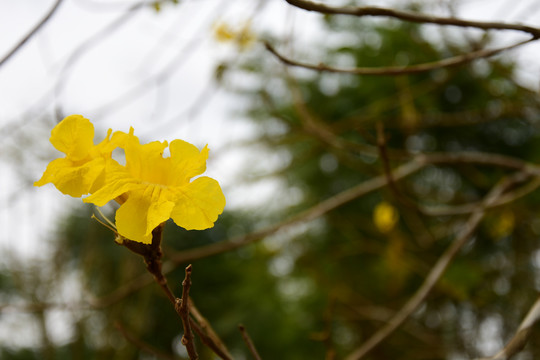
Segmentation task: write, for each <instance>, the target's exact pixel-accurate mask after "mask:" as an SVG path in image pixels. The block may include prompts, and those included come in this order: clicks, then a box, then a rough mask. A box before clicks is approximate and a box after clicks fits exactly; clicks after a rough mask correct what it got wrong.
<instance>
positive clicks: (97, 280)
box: [0, 0, 540, 360]
mask: <svg viewBox="0 0 540 360" xmlns="http://www.w3.org/2000/svg"><path fill="white" fill-rule="evenodd" d="M56 3H57V2H56V1H48V2H43V1H37V0H33V1H32V0H27V1H17V2H12V1H6V0H5V1H2V0H0V19H1V20H2V21H0V33H1V34H2V35H1V36H0V54H7V53H8V52H9V51H10V50H11V49H12V48H13V47H14V46H15V45H16V44H17V43H18V42H19V41H20V39H21V38H22V37H23V36H24V35H25V34H26V33H28V31H29V30H30V29H31V28H32V27H33V26H35V24H36V23H38V22H39V20H40V19H42V18H43V16H44V15H45V14H46V13H47V12H48V11H49V10H50V9H51V8H52V7H53V5H55V4H56ZM326 3H328V4H331V5H343V4H346V2H338V1H335V2H330V1H328V2H326ZM350 4H354V5H377V6H388V7H394V8H397V9H404V10H414V11H421V12H424V13H429V14H436V15H441V16H455V17H460V18H465V19H474V20H484V21H503V22H506V23H527V24H530V25H531V26H535V25H536V24H538V22H539V19H540V6H538V5H537V4H536V2H534V1H523V2H519V3H516V2H511V1H506V0H500V1H485V0H475V1H467V2H465V1H464V2H459V1H416V2H412V1H411V2H409V1H407V2H403V1H397V2H392V1H386V2H377V3H376V4H375V3H369V2H360V1H355V2H350ZM525 38H527V35H526V34H522V33H519V32H506V31H480V30H475V29H468V28H455V27H440V26H435V25H424V24H411V23H407V22H402V21H398V20H395V19H388V18H377V17H373V18H361V19H359V18H355V17H347V16H338V15H336V16H323V15H320V14H317V13H310V12H306V11H302V10H299V9H296V8H294V7H292V6H290V5H288V4H287V3H286V2H285V1H281V0H266V1H264V0H261V1H246V0H235V1H232V0H229V1H217V0H203V1H188V0H184V1H182V0H179V1H162V2H157V3H154V2H134V1H114V2H112V1H93V0H92V1H91V0H65V1H60V2H59V6H58V9H57V10H56V11H55V13H54V14H53V15H52V17H51V18H50V19H49V20H48V21H47V22H46V23H45V24H44V25H43V27H42V28H41V29H40V30H39V31H38V32H37V33H36V34H35V35H34V36H32V37H31V38H30V39H29V40H28V42H27V43H26V44H24V46H22V47H21V48H20V49H19V50H18V51H17V52H16V53H15V54H14V55H13V56H11V57H10V58H9V59H7V60H6V61H5V62H3V63H2V65H1V66H0V138H1V140H0V174H1V175H0V205H1V207H0V225H1V226H0V246H1V251H2V255H3V256H2V257H1V259H0V358H2V359H4V358H5V359H21V360H22V359H71V358H73V359H154V358H168V359H176V358H187V355H186V353H185V350H184V349H183V347H182V346H181V344H180V337H181V333H182V324H181V322H180V319H179V318H177V316H176V314H175V312H174V309H173V308H172V307H171V306H170V304H169V303H168V300H167V298H166V297H165V296H164V295H163V294H162V293H161V292H160V289H159V287H158V286H156V284H154V283H152V282H151V276H150V275H149V274H146V273H145V270H144V265H143V263H142V261H141V260H140V259H139V258H138V257H137V256H136V255H135V254H133V253H130V252H129V251H127V249H126V248H123V247H121V246H118V245H116V244H115V243H114V241H113V239H114V234H113V233H112V232H111V231H109V230H108V229H106V228H105V227H103V226H102V225H100V224H99V223H97V222H96V221H94V220H92V219H91V216H92V214H94V213H95V212H96V210H95V209H94V208H93V207H92V206H90V205H88V204H85V205H83V204H82V202H81V201H80V199H73V198H69V197H66V196H63V195H61V194H60V193H59V192H58V191H57V190H56V189H55V188H54V187H53V186H52V185H50V186H46V187H42V188H34V187H33V186H32V183H33V182H34V181H35V180H36V179H38V178H39V176H40V175H41V173H42V171H43V170H44V169H45V167H46V164H47V163H48V162H49V161H51V160H52V159H54V158H56V157H57V156H59V153H58V152H56V151H55V150H54V149H53V148H52V146H51V145H50V143H49V142H48V138H49V136H50V135H49V134H50V129H51V128H52V127H53V126H54V125H55V124H56V123H57V122H58V121H60V120H61V119H62V118H63V117H65V116H67V115H69V114H74V113H77V114H82V115H84V116H85V117H87V118H89V119H91V120H92V122H93V123H94V124H95V125H96V129H97V131H96V133H97V134H99V135H97V137H101V136H102V135H104V134H105V133H106V130H107V129H108V128H113V129H115V130H124V131H127V130H128V129H129V127H130V126H133V127H134V128H135V131H136V134H137V135H138V136H139V137H140V138H141V140H143V141H151V140H173V139H175V138H181V139H184V140H186V141H189V142H191V143H194V144H196V145H197V146H198V147H201V148H202V146H204V145H205V144H208V145H209V147H210V149H211V152H210V158H209V162H208V167H207V169H208V170H207V173H206V174H207V175H209V176H211V177H213V178H215V179H217V180H218V181H220V183H221V184H222V186H223V189H224V193H225V195H226V198H227V207H226V211H225V213H224V214H223V215H222V216H221V217H220V219H219V220H218V222H217V223H216V225H215V227H214V228H212V229H210V230H207V231H201V232H192V231H185V230H183V229H180V228H177V227H176V226H175V225H174V224H172V223H171V224H169V223H168V224H167V226H166V228H165V239H164V253H165V257H164V261H165V264H166V269H167V276H168V279H169V283H170V284H171V287H172V288H173V290H174V292H175V293H176V294H177V295H178V296H179V295H180V292H181V288H180V283H181V281H182V279H183V276H184V267H185V266H186V265H187V263H188V261H189V262H190V263H192V264H193V268H194V272H193V287H192V289H191V296H192V297H193V300H194V301H195V303H196V304H197V307H198V309H199V310H200V311H201V312H202V313H203V314H204V316H205V317H206V318H207V319H208V320H209V321H210V323H211V324H212V326H213V327H214V329H215V330H216V331H217V333H218V334H220V336H221V337H222V339H223V340H224V342H225V343H226V344H227V346H228V347H229V349H230V350H231V353H232V354H233V356H234V358H235V359H236V358H238V359H248V358H250V354H249V351H248V349H247V348H246V346H245V344H244V343H243V341H242V338H241V336H240V332H239V331H238V324H240V323H242V324H244V325H245V326H246V329H247V330H248V332H249V334H250V336H251V337H252V338H253V341H254V343H255V345H256V347H257V349H258V350H259V352H260V354H261V356H262V358H264V359H319V358H325V359H335V358H343V357H345V356H346V355H347V354H349V353H350V352H351V351H353V350H354V349H356V348H357V347H358V346H360V345H361V344H362V343H363V342H364V341H366V339H368V338H369V337H370V336H371V335H372V334H373V333H374V332H375V331H377V329H380V328H381V327H382V326H383V325H384V324H386V323H387V322H388V321H389V319H391V318H392V316H393V315H395V313H396V312H397V311H398V310H399V309H400V308H401V306H402V305H403V304H404V303H405V302H406V301H407V300H408V299H410V297H411V296H412V295H413V294H414V293H415V291H416V290H417V289H418V287H419V286H420V285H421V284H422V282H423V281H424V279H425V277H426V275H427V274H428V272H429V271H430V270H431V269H432V267H433V264H434V263H435V262H436V261H437V259H438V258H439V257H440V256H441V254H442V253H443V252H444V251H445V249H446V248H447V247H448V246H449V244H451V243H452V241H453V240H454V239H455V238H456V234H457V233H458V232H459V231H461V229H463V227H464V226H465V223H466V221H467V219H468V216H469V215H470V213H471V211H472V210H474V209H477V208H478V205H477V204H478V203H479V202H481V201H482V200H483V198H484V197H485V196H486V194H487V193H489V191H490V190H491V189H492V188H493V187H494V186H496V184H497V183H498V182H499V181H501V179H503V178H504V177H505V176H509V175H511V174H512V173H513V172H516V171H518V169H515V168H513V167H509V166H500V165H497V164H494V163H489V162H488V163H485V164H479V163H478V162H474V161H455V162H451V161H447V162H443V161H441V162H434V163H433V164H430V165H428V166H424V167H423V168H422V169H421V170H419V171H418V172H416V173H414V174H413V175H410V176H408V177H406V178H404V179H402V180H401V181H399V182H398V183H397V184H396V186H382V187H380V188H377V189H375V190H374V191H370V192H367V193H366V194H365V195H364V196H361V197H358V198H355V199H352V200H351V201H348V202H346V203H344V204H342V205H341V206H338V207H336V208H332V210H331V211H322V212H321V215H320V216H306V217H305V218H302V215H298V214H314V213H316V212H317V211H318V209H320V208H321V207H322V206H325V205H324V204H328V203H329V202H331V201H333V199H336V198H338V197H339V196H340V194H343V193H344V192H346V191H348V189H352V188H354V187H355V186H357V185H358V184H362V183H364V182H369V181H371V179H375V178H384V173H385V172H384V171H385V170H384V168H385V166H386V165H389V166H391V167H392V168H395V167H397V166H399V165H402V164H406V163H408V162H410V161H413V159H415V158H417V157H418V156H419V155H420V154H434V153H436V154H443V155H445V156H450V155H452V154H454V155H456V154H465V153H467V154H469V153H471V152H474V153H481V154H486V153H489V154H497V155H501V156H505V159H510V160H509V161H514V160H515V161H518V162H522V161H523V162H525V163H527V164H531V165H534V164H536V163H538V160H539V156H540V151H539V150H540V149H539V145H540V142H539V140H540V139H539V136H540V133H539V122H540V101H539V97H538V87H539V79H540V78H539V75H540V62H539V61H538V56H537V55H538V53H539V50H538V44H537V43H535V42H533V43H531V44H529V45H525V46H522V47H519V48H516V49H513V50H511V51H508V52H504V53H502V54H500V55H497V56H494V57H490V58H486V59H479V60H476V61H474V62H471V63H468V64H465V65H462V66H458V67H452V68H444V69H436V70H433V71H429V72H424V73H420V74H415V75H399V76H359V75H350V74H334V73H319V72H316V71H311V70H306V69H298V68H291V67H286V66H284V65H283V64H281V63H280V62H279V61H278V60H277V59H276V58H275V57H274V56H273V55H272V54H271V53H269V52H268V51H267V50H266V49H265V46H264V44H263V42H264V41H267V42H269V43H271V44H272V45H273V46H275V47H276V48H277V49H279V51H280V52H283V53H284V54H287V56H290V57H291V58H294V59H298V60H302V61H305V62H310V63H313V64H317V63H319V62H324V63H327V64H332V65H334V66H339V67H381V66H394V65H401V66H406V65H412V64H419V63H424V62H431V61H436V60H439V59H443V58H449V57H452V56H458V55H460V54H464V53H468V52H472V51H475V50H477V49H482V48H494V47H501V46H505V45H509V44H511V43H513V42H516V41H520V40H521V39H525ZM0 56H3V55H0ZM378 126H379V131H381V130H382V132H383V133H384V139H385V144H384V146H382V147H381V144H380V140H381V137H380V133H378V132H377V127H378ZM382 152H386V153H387V154H386V155H384V154H382ZM465 158H466V159H467V157H466V156H465ZM537 177H538V175H534V176H532V177H531V178H530V179H528V180H527V181H526V182H523V183H518V184H516V185H515V186H514V187H513V188H511V189H509V191H510V194H511V195H515V196H514V198H511V199H510V200H511V201H508V202H507V203H505V204H502V205H501V206H497V207H495V208H493V209H490V210H489V211H487V213H486V215H485V217H484V219H483V221H482V222H481V223H480V225H479V226H478V227H477V229H476V231H475V232H474V235H473V236H472V237H471V239H470V240H469V241H468V242H467V244H466V245H465V246H464V247H463V249H462V250H461V251H460V253H459V254H458V256H457V257H456V259H455V260H454V261H453V262H452V263H451V265H450V266H449V268H448V269H447V271H446V272H445V274H444V275H443V277H442V279H441V280H440V281H439V282H438V283H437V285H436V286H435V288H434V289H433V291H431V292H430V295H429V296H428V298H427V300H426V301H425V302H423V303H422V305H421V306H420V307H419V308H418V309H417V311H416V312H414V314H413V315H412V316H411V318H410V319H409V320H407V321H406V322H405V324H404V325H403V326H401V327H400V328H399V329H398V331H396V333H395V334H393V335H392V336H390V337H389V338H388V339H387V340H386V341H385V342H384V343H383V344H382V345H381V346H379V347H377V348H376V349H375V350H373V351H372V352H371V353H370V354H369V355H368V357H367V358H369V359H455V360H457V359H469V358H475V357H479V356H488V355H492V354H494V353H495V352H497V351H498V350H499V349H500V348H502V347H503V346H504V344H505V343H506V342H507V341H508V340H509V338H510V337H511V336H512V335H513V334H514V333H515V331H516V328H517V327H518V325H519V323H520V321H521V320H522V319H523V316H524V315H525V314H526V312H527V311H528V310H529V308H530V307H531V306H532V304H533V303H534V301H535V299H536V298H537V297H538V291H539V290H540V246H539V243H538V239H539V234H540V220H539V217H538V215H539V211H540V208H539V207H538V197H539V193H538V191H536V189H537V187H538V186H539V184H538V180H537ZM463 204H466V205H467V204H468V205H469V207H468V208H467V207H466V206H465V207H463V206H461V205H463ZM422 209H432V210H433V209H434V210H437V211H439V214H431V215H430V214H428V213H429V211H427V210H426V211H421V210H422ZM463 209H464V210H463ZM471 209H472V210H471ZM102 210H103V211H104V213H106V214H107V215H108V216H109V217H111V218H113V217H114V207H113V206H106V207H104V208H103V209H102ZM458 210H459V211H458ZM306 211H307V212H308V213H306ZM310 211H313V212H312V213H309V212H310ZM291 219H293V220H291ZM294 219H296V220H294ZM276 224H277V225H276ZM261 229H273V230H272V231H267V232H266V233H263V234H262V235H261V233H257V231H259V230H261ZM253 232H256V233H255V234H259V235H257V236H254V238H253V240H254V241H245V240H246V237H244V236H245V235H249V234H252V233H253ZM263 235H264V236H263ZM235 239H236V241H240V242H242V241H244V242H245V244H244V243H242V244H241V246H240V245H238V246H231V250H230V251H226V252H220V253H218V254H215V255H212V256H205V257H202V258H199V257H197V256H191V255H192V254H194V252H190V251H192V250H194V249H205V246H210V247H212V246H215V245H216V244H219V243H232V244H234V241H235ZM239 244H240V243H239ZM203 251H204V250H203ZM190 256H191V257H190ZM197 345H198V350H199V353H200V355H201V358H202V359H212V358H213V357H212V356H213V355H212V354H211V352H210V351H209V350H208V349H207V348H205V347H204V346H202V344H200V343H198V344H197ZM539 356H540V343H539V342H538V340H537V337H535V336H534V332H533V335H532V336H531V337H530V339H529V342H528V344H527V346H526V347H525V350H524V351H523V352H522V353H520V354H519V355H518V356H517V357H516V359H521V360H525V359H535V358H538V357H539Z"/></svg>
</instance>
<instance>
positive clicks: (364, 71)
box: [264, 37, 537, 76]
mask: <svg viewBox="0 0 540 360" xmlns="http://www.w3.org/2000/svg"><path fill="white" fill-rule="evenodd" d="M535 40H537V38H536V37H532V38H530V39H527V40H523V41H520V42H518V43H515V44H512V45H508V46H503V47H499V48H495V49H482V50H477V51H472V52H468V53H465V54H462V55H458V56H454V57H451V58H447V59H442V60H437V61H432V62H426V63H422V64H417V65H410V66H382V67H357V68H338V67H333V66H329V65H326V64H323V63H319V64H317V65H315V64H311V63H306V62H301V61H297V60H293V59H291V58H288V57H286V56H285V55H283V54H282V53H280V52H278V51H277V50H276V49H275V48H274V47H273V46H272V45H270V44H269V43H268V42H265V43H264V45H265V47H266V49H267V50H268V51H269V52H270V53H272V54H273V55H274V56H275V57H276V58H277V59H278V60H279V61H281V62H282V63H284V64H286V65H289V66H294V67H301V68H304V69H309V70H315V71H323V72H332V73H342V74H353V75H379V76H385V75H388V76H396V75H404V74H418V73H422V72H426V71H431V70H436V69H442V68H447V67H452V66H458V65H463V64H466V63H468V62H471V61H473V60H476V59H481V58H487V57H491V56H493V55H496V54H499V53H501V52H503V51H507V50H510V49H513V48H516V47H518V46H522V45H525V44H527V43H529V42H531V41H535Z"/></svg>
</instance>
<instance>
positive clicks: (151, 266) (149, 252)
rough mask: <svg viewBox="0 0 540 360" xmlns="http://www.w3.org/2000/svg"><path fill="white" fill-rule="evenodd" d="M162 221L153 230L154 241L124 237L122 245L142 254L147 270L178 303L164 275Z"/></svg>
mask: <svg viewBox="0 0 540 360" xmlns="http://www.w3.org/2000/svg"><path fill="white" fill-rule="evenodd" d="M164 225H165V224H164V223H162V224H160V225H159V226H157V227H156V228H155V229H154V230H152V243H150V244H143V243H140V242H137V241H132V240H128V239H124V240H123V242H122V245H123V246H125V247H127V248H128V249H129V250H131V251H132V252H134V253H136V254H139V255H141V256H142V257H143V258H144V263H145V264H146V270H148V272H149V273H150V274H152V275H153V276H154V280H155V281H156V282H157V283H158V284H159V286H160V287H161V289H162V290H163V292H164V293H165V295H167V298H168V299H169V301H170V302H171V303H172V304H175V303H176V297H175V296H174V294H173V292H172V291H171V289H170V288H169V285H168V284H167V278H166V277H165V276H164V275H163V272H162V269H161V268H162V265H161V258H162V257H163V252H162V251H161V240H162V238H163V226H164Z"/></svg>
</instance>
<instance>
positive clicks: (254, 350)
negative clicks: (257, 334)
mask: <svg viewBox="0 0 540 360" xmlns="http://www.w3.org/2000/svg"><path fill="white" fill-rule="evenodd" d="M238 330H240V333H241V334H242V339H244V342H245V343H246V346H247V347H248V349H249V352H250V353H251V355H253V358H254V359H255V360H261V356H260V355H259V353H258V351H257V348H255V345H254V344H253V341H252V340H251V336H249V334H248V332H247V330H246V327H245V326H244V325H242V324H240V325H238Z"/></svg>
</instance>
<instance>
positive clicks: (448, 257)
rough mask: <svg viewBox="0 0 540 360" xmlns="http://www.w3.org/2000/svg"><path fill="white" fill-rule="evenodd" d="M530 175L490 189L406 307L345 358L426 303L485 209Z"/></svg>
mask: <svg viewBox="0 0 540 360" xmlns="http://www.w3.org/2000/svg"><path fill="white" fill-rule="evenodd" d="M529 176H530V175H529V174H526V173H523V172H518V173H516V174H515V175H514V176H512V177H508V178H505V179H504V180H503V181H501V182H500V183H499V184H498V185H496V186H495V187H493V189H492V190H491V191H490V193H489V194H488V195H487V196H486V197H485V199H484V201H483V202H482V204H481V206H479V207H478V208H477V209H476V211H475V212H473V213H472V214H471V216H470V217H469V219H468V221H467V223H466V224H465V225H464V226H463V227H462V228H461V231H460V232H459V233H458V234H457V235H456V238H455V239H454V241H453V242H452V243H451V244H450V246H449V247H448V248H447V249H446V251H445V252H444V253H443V254H442V255H441V257H440V258H439V259H438V260H437V262H436V263H435V265H434V266H433V267H432V269H431V270H430V272H429V274H428V275H427V277H426V278H425V280H424V282H423V283H422V286H420V288H419V289H418V290H417V291H416V292H415V293H414V295H413V296H412V297H411V298H410V299H409V300H408V301H407V302H406V303H405V305H403V307H402V308H401V309H400V310H399V311H398V312H397V313H396V314H395V315H394V316H393V318H392V319H390V321H389V322H388V323H387V324H386V325H385V326H383V327H382V328H381V329H380V330H379V331H377V332H376V333H375V334H373V335H372V336H371V337H370V338H369V339H368V340H367V341H365V342H364V343H363V344H362V345H361V346H360V347H358V348H357V349H356V350H354V351H353V352H352V353H350V354H349V355H348V356H347V357H346V358H345V360H357V359H362V358H363V357H364V356H365V355H367V354H368V353H369V352H371V351H372V350H373V349H374V348H375V347H377V346H378V345H379V344H380V343H381V342H383V341H384V340H385V339H386V338H388V336H390V335H391V334H392V333H393V332H394V331H395V330H397V329H398V328H399V327H400V326H401V325H402V324H403V323H404V322H405V320H407V318H408V317H409V316H410V315H411V314H412V313H413V312H414V311H415V310H416V309H417V308H418V306H420V304H422V302H423V301H424V300H425V299H426V297H427V296H428V295H429V293H430V292H431V290H433V288H434V286H435V284H436V283H437V282H438V281H439V279H440V278H441V276H442V275H443V274H444V272H445V270H446V268H447V267H448V265H449V264H450V263H451V262H452V260H453V259H454V257H455V256H456V255H457V253H458V252H459V250H460V249H461V248H462V247H463V245H465V244H466V243H467V241H468V240H469V238H470V237H471V236H472V234H473V233H474V231H475V230H476V228H477V226H478V225H479V224H480V222H481V221H482V219H483V217H484V214H485V210H486V208H487V207H489V206H490V205H492V204H493V203H494V202H495V201H496V200H497V199H498V198H499V197H500V196H501V195H502V194H503V193H504V192H505V191H506V190H507V189H508V188H509V187H510V186H512V185H514V184H515V183H519V182H522V181H524V180H525V179H526V178H528V177H529Z"/></svg>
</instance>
